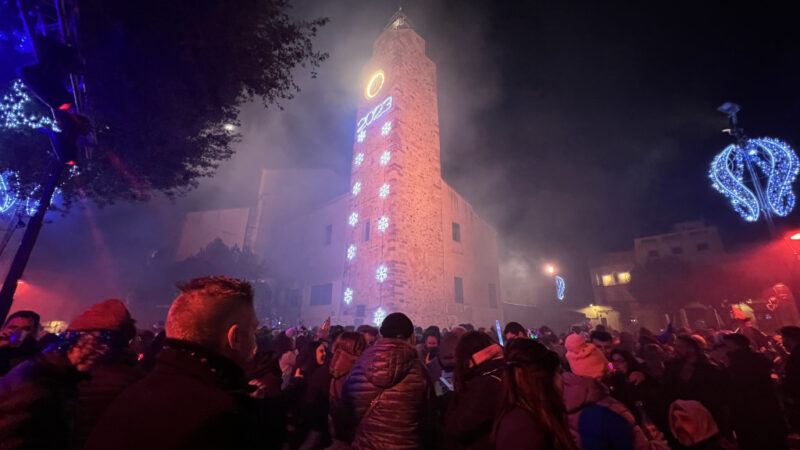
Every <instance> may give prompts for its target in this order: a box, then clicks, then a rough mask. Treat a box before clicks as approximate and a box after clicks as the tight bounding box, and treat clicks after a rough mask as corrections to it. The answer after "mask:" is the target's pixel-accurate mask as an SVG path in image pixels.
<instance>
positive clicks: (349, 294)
mask: <svg viewBox="0 0 800 450" xmlns="http://www.w3.org/2000/svg"><path fill="white" fill-rule="evenodd" d="M342 300H344V303H345V304H347V305H349V304H350V303H353V290H352V289H350V288H347V289H345V290H344V297H343V298H342Z"/></svg>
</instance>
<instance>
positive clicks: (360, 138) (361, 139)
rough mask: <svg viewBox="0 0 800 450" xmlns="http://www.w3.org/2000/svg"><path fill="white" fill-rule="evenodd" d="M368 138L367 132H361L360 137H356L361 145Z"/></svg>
mask: <svg viewBox="0 0 800 450" xmlns="http://www.w3.org/2000/svg"><path fill="white" fill-rule="evenodd" d="M366 138H367V132H366V130H361V131H359V132H358V136H357V137H356V140H357V141H358V142H359V143H361V142H364V139H366Z"/></svg>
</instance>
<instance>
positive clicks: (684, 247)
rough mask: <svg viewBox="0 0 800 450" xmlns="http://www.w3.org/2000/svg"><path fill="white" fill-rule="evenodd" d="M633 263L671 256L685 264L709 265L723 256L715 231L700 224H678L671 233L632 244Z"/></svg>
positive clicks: (635, 241)
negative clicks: (706, 263) (705, 263)
mask: <svg viewBox="0 0 800 450" xmlns="http://www.w3.org/2000/svg"><path fill="white" fill-rule="evenodd" d="M633 249H634V250H633V251H634V255H635V260H636V263H638V264H644V263H646V262H647V261H650V260H653V259H658V258H663V257H665V256H672V257H676V258H680V259H682V260H684V261H686V262H688V263H690V264H691V263H698V262H700V263H703V262H709V261H711V260H713V259H714V258H718V257H720V256H721V255H723V254H724V253H725V248H724V247H723V246H722V239H720V237H719V231H717V228H716V227H713V226H708V225H706V224H705V222H703V221H692V222H680V223H677V224H675V225H673V226H672V231H671V232H669V233H664V234H657V235H655V236H645V237H641V238H638V239H635V240H634V241H633Z"/></svg>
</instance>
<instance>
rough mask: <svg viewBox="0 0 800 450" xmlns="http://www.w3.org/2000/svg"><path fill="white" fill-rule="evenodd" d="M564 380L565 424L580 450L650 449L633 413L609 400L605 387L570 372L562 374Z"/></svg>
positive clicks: (617, 402)
mask: <svg viewBox="0 0 800 450" xmlns="http://www.w3.org/2000/svg"><path fill="white" fill-rule="evenodd" d="M563 379H564V404H565V406H566V408H567V422H568V423H569V428H570V431H571V432H572V436H573V437H574V438H575V441H576V442H577V443H578V446H579V447H580V448H581V449H583V450H594V449H598V450H599V449H615V450H617V449H636V450H645V449H648V448H649V444H648V442H647V437H646V436H645V434H644V432H643V431H642V429H641V428H639V425H637V424H636V420H635V419H634V417H633V414H631V412H630V411H629V410H628V408H626V407H625V405H623V404H622V403H620V402H619V401H618V400H615V399H614V398H612V397H611V395H609V393H608V389H607V388H606V387H605V386H603V385H602V384H600V383H599V382H598V381H596V380H595V379H593V378H589V377H582V376H579V375H575V374H574V373H571V372H567V373H565V374H564V375H563Z"/></svg>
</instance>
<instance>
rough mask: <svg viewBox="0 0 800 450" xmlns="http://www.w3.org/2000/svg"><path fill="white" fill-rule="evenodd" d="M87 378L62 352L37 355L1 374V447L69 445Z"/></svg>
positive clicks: (59, 446)
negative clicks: (81, 387) (80, 391)
mask: <svg viewBox="0 0 800 450" xmlns="http://www.w3.org/2000/svg"><path fill="white" fill-rule="evenodd" d="M85 378H86V375H85V374H83V373H81V372H78V371H77V370H75V368H74V367H73V366H72V364H70V362H69V359H67V357H66V356H65V355H63V354H60V353H43V354H39V355H36V356H35V357H34V358H33V359H29V360H27V361H25V362H23V363H21V364H19V365H17V366H16V367H15V368H14V369H12V370H11V372H9V373H8V374H6V376H4V377H2V378H0V448H2V449H16V448H32V449H33V448H35V449H56V448H57V449H65V448H69V439H70V434H71V431H72V424H73V419H74V411H75V401H76V398H77V392H78V391H77V386H78V383H79V382H80V381H81V380H83V379H85Z"/></svg>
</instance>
